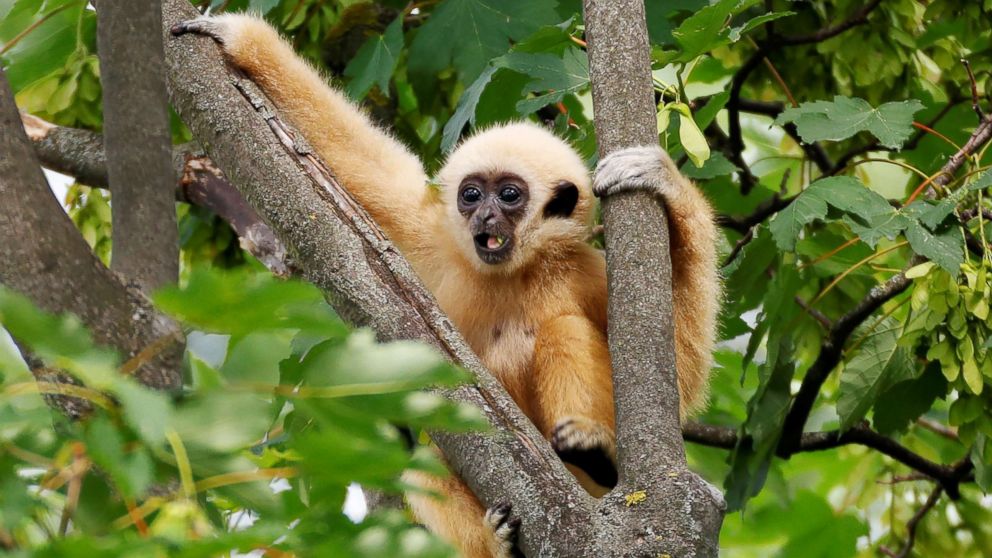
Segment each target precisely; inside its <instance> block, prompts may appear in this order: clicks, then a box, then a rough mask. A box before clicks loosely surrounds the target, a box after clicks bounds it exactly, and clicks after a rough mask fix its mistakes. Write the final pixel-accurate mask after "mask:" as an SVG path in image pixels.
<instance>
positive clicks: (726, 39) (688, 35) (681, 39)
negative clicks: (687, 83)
mask: <svg viewBox="0 0 992 558" xmlns="http://www.w3.org/2000/svg"><path fill="white" fill-rule="evenodd" d="M754 4H757V0H720V1H719V2H717V3H715V4H712V5H710V6H706V7H705V8H703V9H701V10H699V11H697V12H696V13H694V14H693V15H691V16H689V17H687V18H686V19H685V21H683V22H682V24H681V25H679V27H678V29H676V30H675V31H672V36H673V37H674V38H675V42H676V43H678V45H679V47H680V48H681V49H682V52H681V54H679V56H678V57H677V58H676V59H675V61H676V62H689V61H691V60H692V59H693V58H695V57H697V56H699V55H700V54H703V53H705V52H709V51H711V50H713V49H714V48H717V47H720V46H723V45H726V44H729V43H731V42H733V41H735V40H737V39H736V38H732V37H731V30H730V29H729V28H728V26H727V24H728V23H729V21H730V16H731V15H733V14H735V13H740V12H741V11H743V10H745V9H746V8H749V7H751V6H753V5H754ZM740 34H741V31H740V30H739V29H738V30H737V31H736V34H735V35H736V37H737V38H740Z"/></svg>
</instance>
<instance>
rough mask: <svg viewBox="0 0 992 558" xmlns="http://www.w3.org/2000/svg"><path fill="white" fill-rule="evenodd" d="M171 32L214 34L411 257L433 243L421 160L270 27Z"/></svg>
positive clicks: (224, 24)
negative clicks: (425, 243)
mask: <svg viewBox="0 0 992 558" xmlns="http://www.w3.org/2000/svg"><path fill="white" fill-rule="evenodd" d="M172 31H173V33H174V34H177V35H179V34H183V33H196V34H201V35H207V36H210V37H213V38H214V39H215V40H216V41H217V42H218V43H219V44H220V46H221V48H222V49H223V51H224V54H225V55H226V56H227V57H228V59H229V60H230V61H231V62H232V63H233V64H234V65H235V66H236V67H238V68H239V69H241V70H242V71H244V72H245V73H246V74H247V75H248V77H249V78H251V79H252V81H254V82H255V83H256V84H258V86H259V87H260V88H261V89H262V90H263V91H264V92H265V94H266V95H267V96H268V97H269V98H270V99H271V100H272V102H273V103H274V104H275V105H276V108H277V109H278V111H279V113H280V114H282V115H283V116H284V117H285V118H286V119H287V120H289V122H291V123H292V124H293V126H295V127H296V128H297V129H298V130H299V131H300V132H301V133H302V134H303V136H304V137H305V138H306V140H307V142H308V143H309V144H310V145H311V146H313V148H314V150H315V151H316V152H317V153H318V154H319V155H320V157H321V158H322V159H323V160H324V161H325V162H326V163H327V164H328V166H329V167H330V168H331V169H332V170H333V171H334V174H335V176H336V177H337V178H338V180H340V182H341V184H342V186H344V187H346V188H347V189H348V190H349V191H350V192H351V193H352V195H354V196H355V198H356V199H358V201H359V203H361V204H362V206H363V207H364V208H365V209H366V210H367V211H368V212H369V213H370V214H371V215H372V217H373V218H374V219H375V220H376V222H377V223H378V224H379V225H380V226H382V228H383V229H384V230H385V231H386V233H387V234H388V235H389V236H390V238H391V239H392V240H393V241H394V242H396V243H397V244H398V245H399V247H400V249H401V250H403V251H404V252H405V253H406V254H407V257H410V256H411V255H413V254H412V253H411V252H413V251H414V250H415V249H417V248H421V247H422V246H423V241H424V240H429V238H427V235H426V233H425V232H424V231H426V230H428V229H429V228H430V227H429V226H427V223H426V222H425V217H427V215H425V213H426V212H425V210H429V211H433V205H435V204H431V203H430V200H429V196H428V188H427V181H428V177H427V175H426V174H425V172H424V169H423V166H422V165H421V162H420V160H419V159H417V157H415V156H414V155H413V154H412V153H410V152H409V151H408V150H407V149H406V148H405V147H404V146H403V145H401V144H400V143H399V142H398V141H397V140H396V139H394V138H393V137H392V136H390V135H389V134H388V133H386V132H385V131H383V130H382V129H380V128H378V127H377V126H375V125H374V124H372V122H371V121H370V120H369V119H368V117H366V116H365V115H364V114H362V113H361V112H360V111H359V109H358V108H357V107H356V106H355V105H354V104H352V103H351V101H349V100H348V99H347V98H346V97H345V96H344V94H343V93H341V92H340V91H338V90H337V89H334V88H332V87H330V86H328V85H327V83H326V82H325V81H324V79H323V78H322V77H321V76H320V75H319V74H318V73H317V71H316V70H314V69H313V68H312V67H311V66H310V65H309V64H308V63H307V62H305V61H304V60H302V59H300V58H299V57H298V56H297V55H296V53H295V52H293V49H292V47H291V46H290V45H289V44H288V43H287V42H286V41H285V40H283V39H282V37H280V36H279V33H278V32H277V31H276V30H275V29H273V28H272V27H271V26H269V24H268V23H266V22H265V21H264V20H262V19H259V18H257V17H253V16H249V15H244V14H223V15H219V16H211V17H202V18H197V19H195V20H192V21H187V22H183V23H180V24H178V25H177V26H176V27H174V28H173V30H172Z"/></svg>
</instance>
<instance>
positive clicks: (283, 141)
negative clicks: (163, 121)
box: [163, 0, 591, 557]
mask: <svg viewBox="0 0 992 558" xmlns="http://www.w3.org/2000/svg"><path fill="white" fill-rule="evenodd" d="M164 6H165V18H164V19H165V21H164V23H165V28H164V29H163V32H164V33H165V34H166V41H167V42H166V59H167V71H168V76H169V84H170V91H171V95H172V101H173V105H174V106H175V107H176V109H177V110H178V111H179V113H180V115H181V116H182V117H183V120H184V121H185V122H186V123H187V125H189V127H190V129H191V130H192V131H193V134H194V136H195V137H196V138H197V141H198V142H199V143H200V144H201V145H203V146H204V148H205V149H206V150H207V152H208V153H209V155H210V157H211V159H212V160H213V161H214V162H216V163H217V164H218V165H219V166H220V168H222V169H223V170H224V173H225V175H226V176H227V177H228V178H229V179H230V180H231V182H232V183H234V184H235V185H236V186H237V187H238V188H239V189H240V190H241V192H242V194H243V195H244V196H245V198H246V199H247V200H248V202H249V203H250V204H251V205H252V206H254V207H255V208H256V209H257V210H258V212H259V214H260V215H262V217H263V219H264V220H266V221H267V222H268V224H269V225H270V226H271V227H272V229H273V230H274V231H275V232H276V234H277V235H278V236H279V238H280V239H281V240H282V241H283V243H284V244H285V245H286V246H287V247H288V248H289V250H290V252H291V253H292V255H293V257H294V261H296V262H297V263H298V265H299V266H300V268H301V269H302V272H303V274H304V276H305V277H306V278H307V279H308V280H309V281H311V282H312V283H314V284H315V285H317V286H318V287H319V288H320V289H322V290H323V291H324V293H325V294H326V296H327V297H328V300H329V301H330V302H331V304H333V305H334V307H335V308H336V309H337V310H338V312H339V313H340V315H342V316H343V317H345V318H346V319H348V320H349V321H350V322H352V323H353V324H356V325H362V326H368V327H371V328H373V329H374V330H375V331H376V332H377V333H378V335H379V337H380V338H381V339H384V340H389V339H420V340H423V341H425V342H427V343H430V344H432V345H433V346H435V347H437V348H438V349H439V350H441V351H442V352H443V353H445V354H446V355H447V356H449V357H450V358H451V359H452V360H453V361H455V362H457V363H459V364H462V365H463V366H465V367H466V368H468V369H469V370H471V371H472V372H474V373H475V375H476V378H477V384H476V385H474V386H464V387H461V388H459V389H457V390H453V391H451V392H449V393H447V395H448V396H450V397H451V398H452V399H455V400H458V401H464V402H468V403H472V404H475V405H477V406H479V408H480V409H482V411H483V413H484V415H485V416H486V418H487V419H488V420H489V422H490V423H491V424H492V425H493V430H494V431H493V432H491V433H487V434H458V435H456V434H446V433H440V432H438V433H432V434H434V439H435V441H436V442H437V444H438V446H440V447H441V449H442V451H443V452H444V453H445V456H446V457H447V458H448V460H449V461H450V463H451V464H452V466H453V467H454V469H455V470H456V471H457V472H458V473H459V474H460V475H461V476H462V477H463V478H464V479H465V480H466V481H467V482H468V484H469V485H470V486H471V488H472V489H473V490H474V491H475V493H476V494H478V495H479V497H480V499H481V500H482V501H483V503H484V504H486V505H489V506H491V505H494V504H496V503H500V502H504V501H509V502H511V503H512V504H513V508H514V513H515V515H517V516H519V517H520V518H521V519H522V528H521V543H522V546H523V548H524V551H525V552H526V553H527V555H528V556H531V557H536V556H568V555H574V554H575V549H576V548H577V546H576V545H577V541H584V540H589V539H590V538H591V535H588V534H587V531H585V530H586V529H587V528H588V526H589V524H590V522H589V520H588V517H589V516H588V509H589V503H590V497H589V496H587V495H586V494H585V493H584V492H583V491H582V490H581V489H579V488H578V486H577V484H576V483H575V482H574V479H573V478H572V477H571V475H570V474H569V473H568V472H567V471H566V470H565V468H564V467H563V466H562V464H561V462H560V460H559V459H558V458H557V456H556V455H555V454H554V452H553V451H552V450H551V448H550V446H549V445H548V444H547V443H546V442H545V441H544V440H543V439H542V438H541V436H540V434H539V433H538V432H537V430H536V429H535V428H534V426H533V425H532V424H531V423H530V421H528V420H527V418H526V417H524V416H523V414H522V413H521V412H520V411H519V409H517V407H516V405H515V404H514V403H513V400H512V399H510V397H509V396H508V395H507V393H506V391H505V390H504V389H503V387H502V386H501V385H500V384H499V383H498V382H497V381H496V380H495V379H494V378H493V377H492V375H491V374H489V373H488V372H487V371H486V370H485V369H484V368H483V366H482V365H481V363H480V362H479V360H478V358H477V357H476V356H475V355H474V354H472V352H471V350H470V349H469V348H468V346H467V345H466V344H465V342H464V341H463V340H462V338H461V336H460V335H459V334H458V332H457V331H455V328H454V327H453V326H452V324H451V322H450V321H449V320H448V319H447V318H446V317H445V316H444V315H443V314H442V313H441V312H440V310H439V309H438V308H437V304H436V302H435V301H434V299H433V297H432V296H431V295H430V294H429V293H427V292H426V291H425V290H424V288H423V286H422V285H421V284H420V281H419V279H418V278H417V277H416V275H415V274H414V272H413V270H412V269H411V268H410V266H409V264H407V263H406V261H405V260H404V259H403V258H402V256H401V255H400V253H399V251H398V250H396V249H395V247H394V246H393V245H392V244H391V243H390V242H389V241H388V240H387V239H386V238H385V237H384V236H383V234H382V232H381V231H380V230H379V229H378V227H377V226H376V225H375V224H374V222H373V221H372V220H371V219H370V218H369V216H368V215H367V214H366V213H365V212H364V211H363V210H361V208H360V207H359V206H358V205H357V203H356V202H355V201H354V200H353V199H352V198H351V196H350V195H349V194H348V193H347V191H346V190H344V189H342V188H341V187H340V185H338V184H337V183H336V181H335V180H334V178H333V176H332V175H331V174H330V173H329V172H327V169H326V168H325V167H324V165H323V163H322V162H321V161H319V160H318V159H317V158H316V157H314V156H313V155H312V153H311V152H310V150H309V148H308V147H307V146H306V145H305V142H303V141H302V140H301V139H299V138H298V136H296V135H295V134H294V133H293V132H292V131H291V130H289V129H288V128H287V127H286V126H285V124H284V123H283V122H282V121H281V120H280V119H279V118H278V117H277V116H276V115H275V114H274V113H273V112H272V111H271V109H270V104H269V103H268V101H267V100H266V99H265V98H264V97H263V96H262V95H261V93H260V92H259V91H258V90H257V88H255V86H254V85H253V84H251V83H250V82H248V81H246V80H243V79H240V78H237V77H235V76H232V74H231V73H230V72H229V71H228V69H227V68H226V67H225V65H224V64H223V62H222V60H221V57H220V53H219V51H218V50H217V48H216V47H215V46H214V45H213V44H212V42H211V41H210V40H209V39H206V38H202V37H190V36H186V37H181V38H172V37H171V36H169V34H168V29H169V27H170V26H171V25H172V24H175V23H177V22H179V21H182V20H187V19H192V18H194V17H196V16H197V15H199V14H198V13H197V12H196V10H194V9H193V8H192V7H191V6H190V5H189V3H188V2H186V1H185V0H165V2H164ZM330 163H331V165H333V161H331V162H330ZM584 533H586V536H584V537H583V536H582V535H583V534H584ZM580 554H582V553H580Z"/></svg>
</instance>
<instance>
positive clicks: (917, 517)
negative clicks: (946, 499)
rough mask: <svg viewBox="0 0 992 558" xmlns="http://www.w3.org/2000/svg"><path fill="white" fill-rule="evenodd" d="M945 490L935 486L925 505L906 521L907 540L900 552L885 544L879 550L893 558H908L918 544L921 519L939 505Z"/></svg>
mask: <svg viewBox="0 0 992 558" xmlns="http://www.w3.org/2000/svg"><path fill="white" fill-rule="evenodd" d="M943 491H944V489H943V488H942V487H940V486H936V487H934V489H933V491H932V492H930V496H929V497H928V498H927V501H926V502H925V503H924V504H923V507H921V508H920V509H918V510H916V513H915V514H913V517H911V518H910V519H909V522H908V523H906V541H905V542H903V544H902V548H901V549H899V552H893V551H892V550H890V549H888V548H886V547H884V546H883V547H881V548H880V549H879V550H881V551H882V552H884V553H885V554H886V555H888V556H892V557H893V558H906V557H907V556H909V553H910V551H912V550H913V545H914V544H916V528H917V526H919V524H920V521H922V520H923V518H924V517H925V516H926V515H927V513H929V512H930V510H932V509H933V508H934V506H936V505H937V502H938V501H939V500H940V495H941V493H942V492H943Z"/></svg>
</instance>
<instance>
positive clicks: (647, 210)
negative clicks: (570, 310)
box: [584, 0, 725, 556]
mask: <svg viewBox="0 0 992 558" xmlns="http://www.w3.org/2000/svg"><path fill="white" fill-rule="evenodd" d="M584 9H585V23H586V39H587V42H588V52H589V71H590V78H591V81H592V93H593V107H594V110H595V116H596V121H595V122H596V135H597V138H598V141H599V154H600V156H601V157H602V156H605V155H606V154H608V153H610V152H612V151H615V150H617V149H620V148H623V147H632V146H636V145H653V144H656V143H657V142H658V131H657V124H656V118H655V106H654V88H653V85H652V82H651V62H650V50H649V46H648V39H647V27H646V24H645V17H644V2H643V0H585V2H584ZM603 222H604V224H605V229H606V262H607V270H608V272H607V279H608V284H609V292H610V298H609V331H608V334H609V341H610V355H611V358H612V363H613V385H614V390H615V392H616V398H617V447H618V460H619V463H620V466H619V472H620V484H619V485H618V487H617V490H615V491H614V492H612V493H611V494H609V495H608V496H607V497H606V498H604V500H603V501H602V503H601V506H600V514H601V515H600V519H601V529H600V530H599V531H598V532H597V537H598V540H600V541H601V544H600V545H599V548H598V552H597V554H596V555H597V556H659V555H665V554H668V555H671V556H716V555H717V554H718V539H719V532H720V525H721V523H722V521H723V509H724V507H725V506H724V502H723V498H722V496H721V495H720V493H719V492H718V491H716V489H714V488H713V487H712V486H710V485H709V484H708V483H706V482H705V481H704V480H702V479H701V478H700V477H698V476H697V475H695V474H694V473H692V472H691V471H689V470H688V469H687V468H686V462H685V451H684V448H683V445H682V436H681V429H680V426H679V411H678V409H679V399H678V397H679V394H678V387H677V384H676V379H675V349H674V329H673V324H672V294H671V261H670V260H669V245H668V226H667V221H666V219H665V213H664V209H663V208H662V206H661V204H659V203H658V202H657V201H656V200H655V199H654V198H653V197H652V196H651V195H650V194H648V193H643V192H633V193H625V194H619V195H615V196H610V197H608V198H607V199H606V200H604V202H603ZM636 490H645V496H647V499H646V500H644V501H643V502H641V503H640V504H638V505H636V506H625V505H623V504H624V501H623V498H622V496H623V495H624V494H626V493H629V492H633V491H636ZM621 541H624V542H625V543H626V544H624V545H623V546H618V543H620V542H621Z"/></svg>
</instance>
